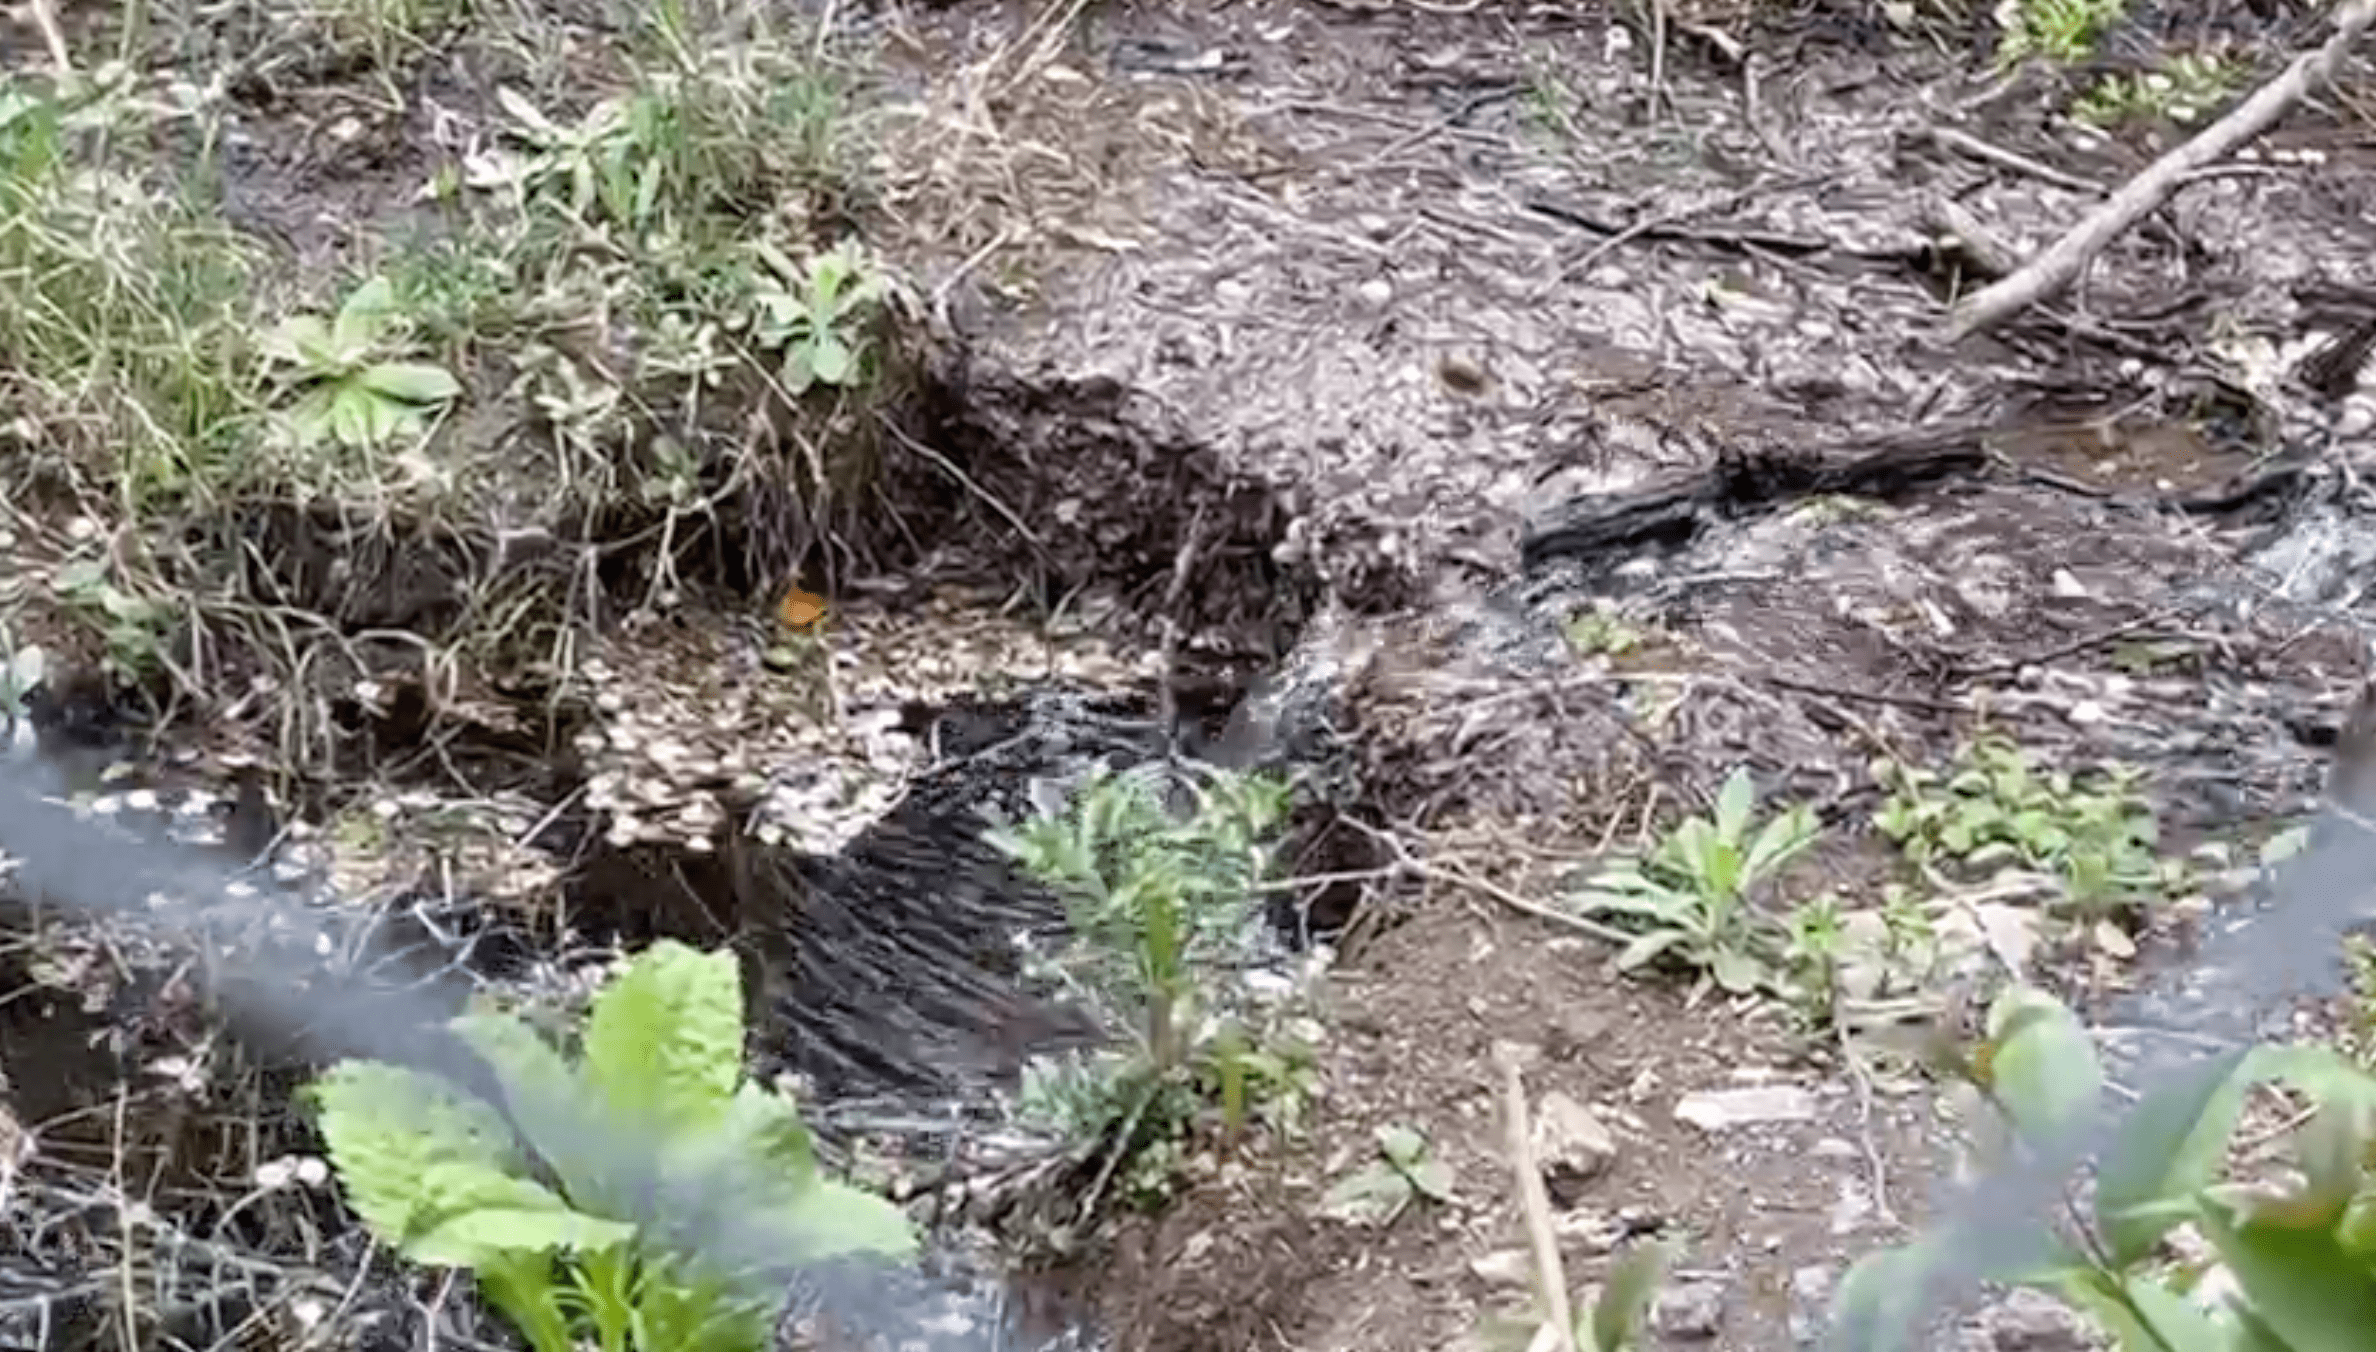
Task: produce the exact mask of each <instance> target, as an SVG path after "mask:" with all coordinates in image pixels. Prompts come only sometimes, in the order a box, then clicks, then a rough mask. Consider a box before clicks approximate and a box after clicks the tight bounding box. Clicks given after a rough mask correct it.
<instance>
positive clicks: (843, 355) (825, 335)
mask: <svg viewBox="0 0 2376 1352" xmlns="http://www.w3.org/2000/svg"><path fill="white" fill-rule="evenodd" d="M809 361H810V369H811V370H813V371H814V372H815V373H816V376H817V379H819V380H822V381H824V382H825V383H826V384H828V385H840V384H843V383H845V382H847V381H848V380H849V378H850V368H851V367H852V366H853V365H854V364H855V363H856V361H857V357H856V354H854V353H853V352H852V351H851V350H850V345H849V344H848V343H845V342H843V341H842V340H841V338H840V337H839V336H837V335H835V334H834V333H833V332H831V331H830V330H828V331H825V332H821V333H819V334H817V335H816V336H815V337H814V339H813V340H812V346H811V348H810V354H809Z"/></svg>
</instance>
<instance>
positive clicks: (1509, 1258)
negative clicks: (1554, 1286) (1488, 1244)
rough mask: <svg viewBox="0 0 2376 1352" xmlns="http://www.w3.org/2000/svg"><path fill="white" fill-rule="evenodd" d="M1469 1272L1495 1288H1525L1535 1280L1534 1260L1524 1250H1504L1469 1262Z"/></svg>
mask: <svg viewBox="0 0 2376 1352" xmlns="http://www.w3.org/2000/svg"><path fill="white" fill-rule="evenodd" d="M1469 1271H1471V1272H1474V1273H1476V1274H1477V1277H1478V1279H1479V1280H1481V1281H1485V1282H1488V1283H1491V1284H1492V1285H1494V1286H1524V1285H1526V1284H1527V1283H1528V1282H1531V1281H1533V1280H1534V1275H1535V1274H1534V1259H1533V1257H1532V1256H1530V1255H1529V1254H1528V1253H1527V1251H1526V1250H1524V1249H1503V1250H1500V1251H1499V1252H1496V1253H1489V1254H1486V1255H1485V1256H1484V1257H1482V1258H1476V1259H1472V1260H1470V1262H1469Z"/></svg>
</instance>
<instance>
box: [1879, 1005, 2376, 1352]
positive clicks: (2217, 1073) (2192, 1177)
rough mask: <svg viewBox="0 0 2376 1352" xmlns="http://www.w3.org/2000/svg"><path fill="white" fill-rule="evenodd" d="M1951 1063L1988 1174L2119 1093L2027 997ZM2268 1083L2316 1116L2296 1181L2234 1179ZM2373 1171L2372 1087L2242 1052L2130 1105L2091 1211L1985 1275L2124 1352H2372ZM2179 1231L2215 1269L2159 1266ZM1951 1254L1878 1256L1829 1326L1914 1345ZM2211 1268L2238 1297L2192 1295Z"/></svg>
mask: <svg viewBox="0 0 2376 1352" xmlns="http://www.w3.org/2000/svg"><path fill="white" fill-rule="evenodd" d="M1954 1067H1955V1070H1956V1073H1957V1074H1958V1075H1959V1076H1960V1081H1961V1085H1962V1087H1963V1088H1964V1089H1965V1090H1966V1091H1967V1093H1966V1095H1965V1097H1966V1099H1967V1102H1969V1103H1971V1104H1972V1105H1973V1111H1974V1115H1975V1118H1976V1120H1975V1122H1974V1125H1975V1127H1976V1128H1977V1131H1976V1135H1977V1136H1978V1144H1977V1145H1976V1147H1975V1148H1976V1151H1977V1153H1978V1154H1979V1155H1980V1156H1981V1162H1982V1163H1983V1164H1984V1165H1985V1164H1989V1163H1993V1162H1995V1161H1997V1160H2001V1159H2003V1158H2006V1157H2008V1156H2009V1155H2010V1153H2011V1152H2014V1151H2017V1150H2021V1149H2025V1148H2027V1147H2028V1146H2030V1145H2033V1144H2036V1143H2040V1142H2043V1141H2046V1140H2048V1139H2051V1138H2054V1137H2056V1136H2058V1135H2060V1134H2061V1133H2063V1132H2065V1131H2068V1130H2070V1129H2072V1128H2073V1127H2074V1126H2076V1125H2078V1124H2082V1123H2085V1122H2087V1121H2090V1120H2092V1119H2093V1117H2094V1115H2095V1114H2097V1113H2098V1112H2100V1111H2102V1109H2103V1104H2104V1099H2105V1097H2106V1093H2107V1091H2106V1087H2105V1084H2104V1076H2103V1071H2102V1067H2101V1066H2100V1064H2099V1063H2098V1061H2097V1058H2096V1053H2095V1048H2094V1044H2093V1041H2092V1040H2091V1038H2090V1037H2089V1035H2088V1032H2087V1030H2086V1029H2085V1028H2084V1027H2082V1026H2081V1025H2080V1023H2079V1021H2078V1020H2077V1018H2075V1017H2074V1016H2073V1015H2072V1014H2071V1012H2070V1011H2069V1010H2068V1009H2066V1008H2064V1007H2063V1006H2062V1005H2061V1004H2060V1003H2059V1002H2057V1001H2056V1000H2054V999H2053V997H2051V996H2048V995H2045V994H2043V993H2042V992H2039V991H2036V990H2033V989H2028V988H2022V987H2015V988H2012V989H2009V990H2007V991H2005V992H2004V993H2003V994H2002V995H2001V996H1999V998H1998V999H1997V1000H1996V1001H1995V1003H1994V1004H1993V1006H1992V1007H1991V1009H1990V1011H1989V1018H1988V1027H1987V1033H1986V1039H1985V1040H1984V1041H1983V1043H1982V1044H1981V1045H1980V1047H1979V1048H1978V1049H1977V1050H1976V1051H1975V1052H1973V1053H1972V1054H1970V1055H1968V1056H1959V1057H1958V1058H1956V1060H1955V1062H1954ZM2264 1084H2277V1085H2281V1086H2283V1087H2284V1088H2286V1089H2288V1090H2290V1091H2291V1092H2293V1093H2294V1094H2296V1095H2298V1096H2300V1097H2301V1098H2303V1099H2305V1100H2307V1102H2308V1103H2309V1105H2310V1109H2311V1111H2310V1114H2309V1116H2308V1117H2307V1118H2306V1119H2305V1122H2304V1125H2303V1126H2302V1127H2301V1128H2300V1130H2299V1131H2297V1132H2296V1133H2295V1134H2294V1135H2293V1138H2292V1144H2293V1152H2292V1154H2293V1160H2292V1163H2293V1165H2294V1169H2293V1172H2292V1174H2291V1175H2290V1176H2270V1177H2265V1178H2263V1177H2255V1178H2237V1177H2233V1176H2230V1175H2228V1174H2227V1173H2226V1171H2225V1169H2224V1168H2223V1166H2224V1165H2225V1164H2226V1161H2227V1159H2228V1157H2229V1153H2230V1152H2229V1143H2230V1140H2231V1138H2232V1137H2233V1136H2234V1135H2235V1133H2236V1131H2237V1127H2238V1123H2239V1121H2240V1119H2241V1116H2242V1113H2243V1109H2244V1104H2245V1102H2246V1096H2247V1093H2248V1092H2249V1091H2250V1090H2252V1089H2253V1088H2254V1087H2256V1086H2259V1085H2264ZM2372 1159H2376V1078H2372V1077H2371V1076H2369V1075H2368V1074H2367V1073H2366V1072H2365V1071H2363V1070H2361V1069H2359V1068H2357V1067H2355V1066H2353V1065H2352V1064H2351V1063H2350V1062H2349V1061H2347V1060H2346V1059H2344V1058H2343V1057H2341V1056H2340V1055H2338V1054H2337V1053H2335V1052H2334V1051H2333V1050H2332V1049H2329V1048H2324V1047H2317V1046H2308V1045H2304V1046H2293V1047H2276V1046H2260V1047H2254V1048H2250V1049H2243V1050H2239V1051H2237V1052H2234V1053H2231V1054H2229V1055H2227V1056H2223V1057H2219V1058H2216V1059H2215V1060H2214V1062H2213V1063H2212V1064H2211V1065H2210V1066H2208V1067H2207V1068H2205V1069H2203V1070H2202V1071H2200V1072H2199V1073H2196V1074H2194V1075H2192V1076H2189V1077H2186V1078H2184V1079H2183V1080H2182V1081H2180V1082H2175V1083H2172V1084H2170V1085H2167V1086H2165V1087H2162V1088H2160V1089H2157V1090H2155V1091H2153V1092H2152V1093H2151V1094H2149V1095H2148V1096H2147V1097H2146V1098H2145V1099H2144V1100H2143V1101H2142V1102H2140V1103H2138V1104H2137V1105H2136V1107H2135V1108H2134V1109H2133V1110H2132V1113H2131V1116H2130V1117H2129V1118H2128V1119H2127V1120H2126V1121H2125V1123H2124V1125H2123V1127H2122V1129H2121V1131H2120V1132H2119V1134H2118V1135H2117V1136H2116V1137H2115V1139H2114V1140H2113V1141H2112V1143H2111V1144H2110V1146H2109V1147H2107V1149H2106V1150H2105V1152H2104V1154H2103V1156H2102V1158H2101V1159H2100V1160H2099V1161H2098V1163H2097V1166H2096V1170H2095V1188H2094V1194H2093V1197H2092V1200H2091V1201H2090V1202H2089V1203H2088V1204H2086V1205H2085V1206H2084V1207H2083V1206H2081V1205H2079V1204H2076V1203H2074V1204H2073V1205H2072V1206H2071V1207H2069V1208H2068V1212H2069V1215H2070V1219H2069V1220H2068V1221H2067V1222H2066V1223H2065V1224H2064V1225H2062V1226H2061V1227H2060V1229H2059V1230H2058V1232H2057V1233H2056V1235H2055V1236H2054V1238H2053V1240H2052V1243H2051V1244H2050V1246H2049V1247H2048V1248H2047V1249H2046V1251H2045V1253H2044V1256H2043V1257H2042V1258H2041V1259H2039V1260H2038V1261H2035V1262H2029V1263H2025V1264H2021V1265H2019V1266H2015V1267H2009V1268H2005V1269H2003V1270H1995V1271H1989V1272H1985V1273H1982V1274H1981V1275H1982V1276H1983V1277H1985V1278H1986V1279H1988V1280H1992V1281H2001V1282H2007V1283H2012V1284H2017V1285H2022V1286H2028V1287H2032V1288H2034V1289H2037V1290H2041V1291H2045V1292H2048V1293H2050V1294H2052V1295H2055V1296H2057V1297H2059V1298H2061V1299H2062V1300H2064V1301H2066V1302H2068V1303H2069V1304H2071V1305H2073V1306H2075V1307H2077V1308H2078V1309H2080V1310H2082V1311H2085V1312H2086V1313H2087V1314H2088V1315H2090V1316H2092V1317H2093V1318H2094V1319H2095V1320H2096V1321H2097V1322H2099V1323H2100V1324H2101V1325H2102V1326H2103V1327H2104V1328H2105V1329H2106V1330H2107V1331H2108V1332H2109V1333H2110V1334H2111V1335H2112V1336H2113V1337H2114V1338H2115V1339H2116V1340H2117V1341H2118V1343H2119V1345H2120V1346H2121V1347H2122V1348H2123V1349H2126V1352H2346V1349H2359V1348H2364V1347H2366V1346H2367V1345H2368V1337H2369V1331H2370V1330H2371V1329H2376V1176H2372V1175H2371V1173H2370V1169H2369V1165H2370V1162H2371V1160H2372ZM2182 1228H2184V1229H2190V1230H2192V1231H2193V1232H2194V1233H2195V1234H2197V1235H2198V1236H2199V1237H2200V1238H2201V1239H2203V1240H2204V1241H2206V1242H2207V1245H2208V1249H2209V1251H2210V1253H2211V1255H2212V1256H2211V1257H2210V1258H2208V1259H2195V1260H2174V1259H2172V1258H2170V1257H2167V1256H2165V1249H2166V1247H2167V1246H2166V1245H2165V1244H2164V1241H2165V1240H2166V1239H2167V1238H2168V1237H2169V1236H2170V1235H2171V1234H2172V1233H2173V1232H2175V1231H2179V1230H2181V1229H2182ZM1944 1257H1945V1254H1944V1252H1943V1250H1942V1249H1941V1248H1940V1246H1939V1244H1938V1242H1937V1240H1936V1238H1935V1237H1925V1238H1923V1239H1920V1240H1917V1241H1916V1242H1914V1243H1913V1244H1910V1245H1907V1246H1904V1247H1900V1248H1894V1249H1889V1250H1884V1251H1881V1252H1879V1253H1875V1254H1872V1255H1868V1256H1867V1257H1866V1258H1864V1259H1862V1260H1861V1261H1859V1262H1858V1263H1857V1264H1856V1265H1855V1266H1854V1267H1853V1268H1852V1269H1851V1270H1850V1272H1849V1274H1848V1277H1847V1279H1846V1280H1845V1281H1844V1282H1843V1283H1842V1285H1841V1288H1840V1291H1839V1294H1838V1297H1837V1300H1836V1303H1835V1307H1834V1318H1835V1320H1836V1321H1842V1322H1844V1323H1845V1324H1847V1325H1848V1326H1850V1327H1853V1328H1856V1329H1859V1330H1862V1331H1864V1332H1865V1333H1866V1334H1867V1336H1866V1337H1865V1338H1864V1339H1862V1340H1860V1341H1858V1342H1857V1344H1856V1345H1858V1346H1864V1347H1873V1348H1876V1349H1880V1352H1894V1350H1895V1349H1897V1348H1899V1347H1903V1346H1907V1345H1908V1344H1906V1343H1904V1342H1903V1341H1900V1339H1902V1338H1903V1337H1904V1336H1906V1335H1907V1333H1908V1332H1909V1331H1908V1330H1905V1329H1904V1328H1903V1325H1904V1324H1905V1322H1907V1321H1905V1320H1904V1319H1903V1318H1902V1316H1903V1315H1904V1314H1906V1313H1909V1312H1910V1311H1909V1309H1908V1307H1907V1306H1906V1305H1905V1304H1904V1302H1906V1301H1909V1300H1911V1299H1914V1298H1916V1296H1917V1295H1918V1293H1920V1292H1921V1291H1922V1290H1923V1289H1924V1287H1925V1284H1926V1283H1925V1278H1926V1274H1927V1273H1928V1272H1929V1271H1930V1270H1931V1267H1932V1265H1933V1264H1936V1263H1938V1262H1940V1261H1941V1260H1942V1259H1943V1258H1944ZM2214 1268H2219V1269H2224V1271H2225V1275H2226V1277H2227V1278H2228V1279H2230V1280H2231V1281H2232V1283H2233V1286H2234V1291H2233V1294H2231V1295H2229V1296H2227V1297H2226V1298H2224V1299H2222V1300H2217V1301H2207V1300H2203V1299H2199V1298H2197V1297H2196V1296H2194V1295H2192V1294H2190V1293H2195V1292H2199V1291H2200V1290H2201V1289H2203V1286H2204V1283H2205V1281H2206V1279H2207V1278H2208V1277H2209V1276H2210V1275H2211V1273H2212V1271H2213V1270H2214ZM1877 1325H1885V1327H1876V1326H1877ZM1877 1334H1886V1335H1893V1336H1885V1337H1877V1336H1874V1335H1877Z"/></svg>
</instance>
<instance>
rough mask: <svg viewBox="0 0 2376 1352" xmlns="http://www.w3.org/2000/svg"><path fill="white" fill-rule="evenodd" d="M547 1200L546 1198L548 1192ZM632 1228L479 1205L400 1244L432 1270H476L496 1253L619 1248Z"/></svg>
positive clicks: (580, 1216)
mask: <svg viewBox="0 0 2376 1352" xmlns="http://www.w3.org/2000/svg"><path fill="white" fill-rule="evenodd" d="M547 1196H550V1194H547ZM634 1237H635V1227H633V1226H631V1225H627V1224H624V1223H622V1222H619V1221H606V1220H603V1219H601V1218H600V1217H597V1216H588V1215H586V1214H585V1213H583V1212H578V1211H572V1210H570V1209H569V1208H568V1207H566V1206H562V1205H560V1201H559V1199H558V1198H555V1199H554V1205H553V1206H551V1207H540V1206H529V1207H481V1208H479V1209H478V1210H475V1211H464V1212H460V1213H458V1214H456V1215H454V1216H453V1217H451V1218H450V1219H448V1220H446V1221H443V1222H441V1223H440V1224H438V1225H436V1226H434V1227H432V1228H431V1229H429V1230H427V1231H425V1232H423V1233H422V1234H420V1235H419V1236H417V1237H415V1238H414V1239H412V1240H410V1241H408V1242H407V1243H406V1244H405V1245H404V1256H405V1257H406V1258H409V1259H411V1260H412V1261H413V1262H416V1263H424V1264H428V1265H430V1266H433V1267H461V1268H471V1269H473V1270H476V1269H478V1268H482V1267H484V1266H486V1264H487V1263H488V1261H489V1260H490V1259H491V1258H493V1257H494V1256H495V1255H497V1254H504V1253H556V1252H569V1251H572V1250H578V1249H599V1248H604V1247H606V1246H609V1245H613V1244H624V1243H626V1242H627V1241H629V1240H631V1239H633V1238H634Z"/></svg>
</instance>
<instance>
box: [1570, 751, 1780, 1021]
mask: <svg viewBox="0 0 2376 1352" xmlns="http://www.w3.org/2000/svg"><path fill="white" fill-rule="evenodd" d="M1755 796H1756V790H1755V789H1754V787H1753V786H1752V785H1751V783H1750V780H1749V771H1748V770H1747V768H1746V767H1744V768H1741V769H1736V770H1734V771H1733V773H1732V775H1731V777H1730V778H1728V779H1726V780H1725V782H1724V788H1723V790H1722V791H1721V792H1720V793H1719V794H1718V795H1717V800H1716V815H1715V816H1714V817H1713V818H1708V817H1700V816H1693V817H1689V818H1686V819H1685V820H1684V822H1683V824H1682V825H1680V826H1678V827H1676V828H1675V829H1674V830H1673V831H1671V832H1669V833H1668V834H1667V835H1666V836H1665V838H1663V839H1662V840H1660V841H1659V842H1658V846H1657V848H1656V849H1655V850H1653V851H1652V852H1651V853H1650V854H1649V855H1648V856H1647V857H1646V858H1643V859H1640V860H1631V861H1626V862H1622V863H1619V864H1617V865H1615V866H1614V867H1611V868H1608V869H1604V870H1602V871H1601V872H1600V873H1599V874H1597V875H1595V876H1594V877H1593V878H1592V879H1591V880H1590V882H1589V883H1587V884H1586V885H1585V887H1584V888H1583V890H1581V891H1580V892H1578V893H1577V894H1575V895H1574V896H1573V897H1572V898H1571V899H1570V901H1571V904H1572V905H1574V906H1575V907H1576V908H1577V909H1579V910H1581V911H1583V912H1585V913H1587V914H1601V915H1613V916H1619V917H1623V918H1625V919H1628V920H1631V921H1634V922H1636V923H1637V924H1639V925H1641V926H1642V927H1643V928H1642V932H1641V934H1640V935H1639V936H1638V937H1637V938H1635V939H1634V941H1633V942H1632V943H1630V944H1628V945H1627V946H1626V947H1625V949H1624V951H1623V952H1621V953H1619V954H1618V957H1617V965H1618V967H1619V968H1620V969H1621V970H1625V971H1632V970H1635V969H1637V968H1640V967H1643V966H1646V965H1648V964H1650V963H1653V962H1656V961H1660V960H1680V961H1681V962H1683V963H1685V964H1687V965H1689V966H1691V967H1693V968H1697V969H1704V970H1705V971H1706V972H1707V974H1708V975H1709V976H1710V977H1712V978H1713V979H1714V980H1715V982H1716V984H1717V985H1718V986H1721V987H1723V988H1724V989H1725V990H1727V991H1730V992H1733V993H1735V994H1739V993H1743V992H1747V991H1750V990H1754V989H1756V988H1758V987H1760V986H1764V985H1771V984H1772V983H1773V982H1774V981H1775V979H1776V968H1777V962H1778V959H1779V952H1778V950H1779V949H1780V947H1781V936H1780V934H1779V926H1778V925H1777V923H1776V922H1775V921H1774V920H1773V919H1772V917H1771V916H1769V915H1768V914H1766V913H1765V912H1763V911H1762V910H1760V909H1759V908H1758V907H1757V905H1756V899H1755V895H1754V894H1755V893H1756V892H1758V891H1759V890H1760V889H1762V888H1765V887H1767V886H1768V885H1770V884H1771V883H1772V882H1773V880H1774V879H1775V878H1776V877H1778V876H1779V875H1780V874H1781V873H1782V872H1783V870H1785V869H1787V868H1788V867H1789V866H1790V864H1791V862H1792V861H1793V860H1795V859H1797V858H1798V857H1799V856H1800V855H1801V854H1803V853H1805V852H1806V850H1807V848H1808V847H1809V846H1811V845H1813V844H1814V843H1815V840H1816V837H1817V836H1818V835H1819V834H1820V829H1821V828H1820V827H1819V825H1818V823H1817V822H1816V820H1815V814H1814V811H1813V810H1812V809H1810V808H1808V807H1807V806H1805V805H1804V804H1797V805H1793V806H1792V807H1790V808H1787V809H1785V810H1784V811H1782V812H1780V813H1778V814H1776V815H1774V816H1772V817H1770V818H1768V819H1767V821H1766V823H1765V825H1764V826H1763V827H1762V828H1759V829H1757V830H1756V831H1755V833H1754V834H1752V829H1751V828H1752V826H1753V824H1754V823H1753V821H1752V816H1751V814H1752V811H1753V809H1754V807H1755Z"/></svg>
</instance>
